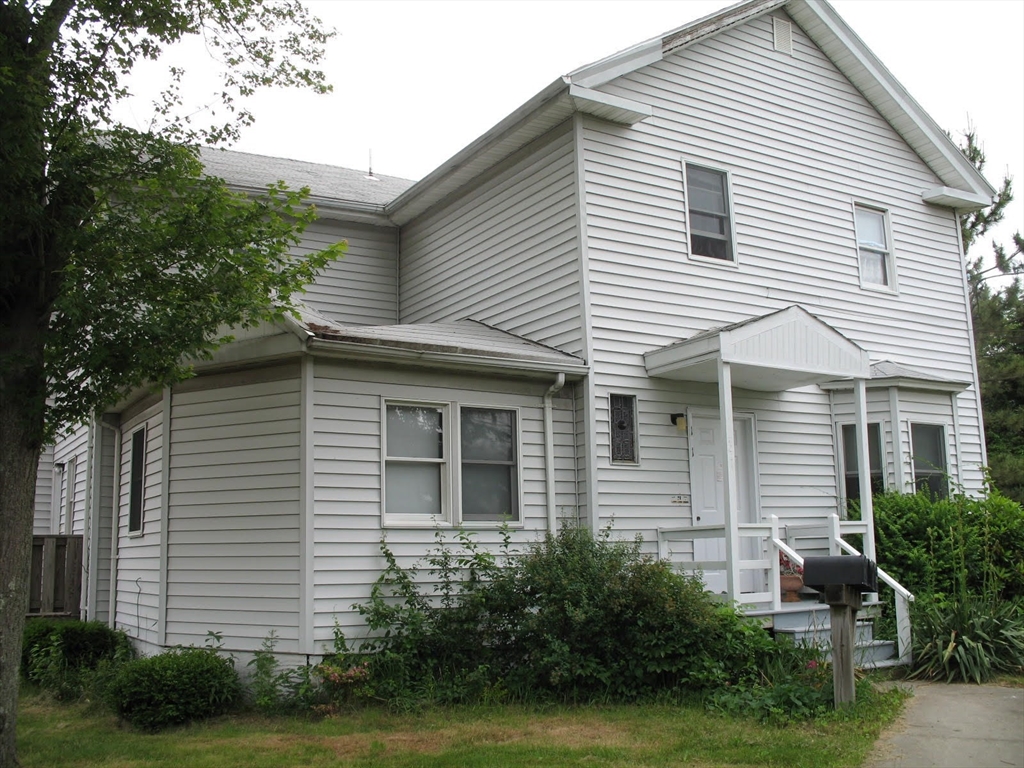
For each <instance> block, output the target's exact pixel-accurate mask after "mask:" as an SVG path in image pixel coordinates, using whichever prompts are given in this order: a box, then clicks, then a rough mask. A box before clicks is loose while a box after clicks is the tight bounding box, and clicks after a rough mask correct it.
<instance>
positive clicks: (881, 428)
mask: <svg viewBox="0 0 1024 768" xmlns="http://www.w3.org/2000/svg"><path fill="white" fill-rule="evenodd" d="M872 426H877V427H878V461H879V464H880V465H881V467H880V469H881V473H882V492H883V493H884V492H885V491H887V490H889V482H888V475H889V463H888V461H887V460H886V459H887V456H886V441H885V421H883V420H882V419H878V420H876V421H872V420H871V419H868V440H869V441H870V439H871V427H872ZM846 427H854V429H856V427H857V423H856V422H854V421H838V422H836V437H837V443H836V444H837V445H838V447H839V449H838V450H837V451H836V454H837V456H838V458H839V487H840V493H841V496H842V500H843V507H844V508H845V506H846V505H847V504H849V503H850V498H849V494H848V493H847V492H846V476H847V475H848V474H849V472H850V469H849V468H848V467H847V466H846V439H845V436H844V434H843V433H844V431H845V428H846ZM870 452H871V448H870V443H869V446H868V457H869V460H870ZM870 478H871V468H870V467H868V482H870ZM858 484H859V481H858Z"/></svg>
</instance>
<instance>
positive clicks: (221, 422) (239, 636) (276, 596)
mask: <svg viewBox="0 0 1024 768" xmlns="http://www.w3.org/2000/svg"><path fill="white" fill-rule="evenodd" d="M299 401H300V382H299V369H298V366H297V365H288V366H280V367H276V368H270V369H260V370H255V371H249V372H245V373H237V374H229V375H224V376H211V377H207V378H205V379H204V378H198V379H193V380H191V381H188V382H185V383H184V384H182V385H179V386H178V387H176V388H175V390H174V393H173V397H172V410H171V413H172V429H171V449H170V450H171V455H170V462H169V463H170V488H169V500H170V508H171V513H170V522H169V525H168V539H167V584H168V586H167V624H166V628H167V638H166V642H167V644H168V645H173V644H176V643H185V644H190V643H191V644H196V645H201V644H202V643H203V640H204V638H205V637H206V633H207V632H208V631H214V632H219V633H221V635H222V637H223V639H224V644H225V646H226V647H228V648H233V649H241V650H255V649H257V648H259V646H260V643H261V642H262V641H263V639H264V638H265V637H266V636H267V635H268V634H269V633H270V632H271V631H273V632H274V633H275V636H276V637H277V638H278V644H277V650H278V651H279V652H282V653H287V652H295V651H297V650H298V624H299V596H300V563H299V558H300V554H299V550H300V546H299V536H300V535H301V528H300V514H299V477H300V474H299V444H300V426H299V424H300V420H299ZM147 525H148V523H147Z"/></svg>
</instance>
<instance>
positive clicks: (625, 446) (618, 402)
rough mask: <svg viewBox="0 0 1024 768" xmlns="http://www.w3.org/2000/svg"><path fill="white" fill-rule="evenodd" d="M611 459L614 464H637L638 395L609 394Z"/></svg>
mask: <svg viewBox="0 0 1024 768" xmlns="http://www.w3.org/2000/svg"><path fill="white" fill-rule="evenodd" d="M608 400H609V402H608V406H609V410H610V414H609V416H610V426H611V429H610V431H611V443H612V448H611V459H612V463H614V464H636V463H637V461H638V458H637V441H636V396H635V395H609V396H608Z"/></svg>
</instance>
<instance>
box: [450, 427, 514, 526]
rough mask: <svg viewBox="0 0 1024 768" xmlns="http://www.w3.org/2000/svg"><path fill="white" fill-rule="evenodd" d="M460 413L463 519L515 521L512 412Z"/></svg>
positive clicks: (469, 520)
mask: <svg viewBox="0 0 1024 768" xmlns="http://www.w3.org/2000/svg"><path fill="white" fill-rule="evenodd" d="M460 414H461V430H462V442H461V444H460V447H461V449H462V520H463V522H467V523H474V522H502V521H505V520H507V521H509V522H518V521H519V461H518V454H519V440H518V432H517V424H516V421H517V419H516V412H515V411H512V410H505V409H497V408H463V409H462V410H461V412H460Z"/></svg>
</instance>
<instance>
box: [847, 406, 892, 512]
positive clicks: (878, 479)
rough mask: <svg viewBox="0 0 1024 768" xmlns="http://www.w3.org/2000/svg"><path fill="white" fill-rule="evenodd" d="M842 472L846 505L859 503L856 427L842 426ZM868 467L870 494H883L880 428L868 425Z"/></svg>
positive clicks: (876, 425)
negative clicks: (843, 474)
mask: <svg viewBox="0 0 1024 768" xmlns="http://www.w3.org/2000/svg"><path fill="white" fill-rule="evenodd" d="M842 434H843V472H844V473H845V476H846V477H845V479H846V482H845V488H846V503H847V504H850V503H853V502H857V503H859V502H860V474H859V467H860V464H859V463H858V462H857V425H856V424H843V433H842ZM868 466H869V468H870V473H871V493H872V495H873V494H876V493H884V492H885V476H884V472H883V470H882V428H881V426H880V425H879V424H877V423H874V424H868Z"/></svg>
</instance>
